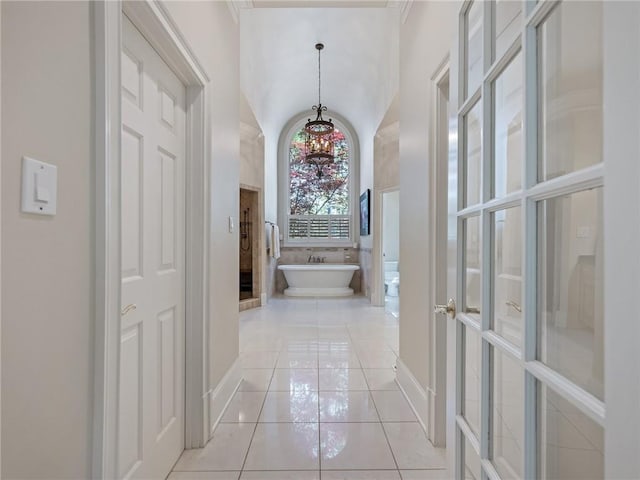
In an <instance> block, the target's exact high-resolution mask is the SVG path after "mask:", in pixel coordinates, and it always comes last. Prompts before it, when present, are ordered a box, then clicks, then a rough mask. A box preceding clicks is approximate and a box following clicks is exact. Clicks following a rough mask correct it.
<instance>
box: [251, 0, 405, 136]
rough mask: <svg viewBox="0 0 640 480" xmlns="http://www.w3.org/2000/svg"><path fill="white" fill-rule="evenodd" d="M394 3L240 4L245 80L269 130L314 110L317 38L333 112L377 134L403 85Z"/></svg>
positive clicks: (257, 0) (325, 98)
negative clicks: (322, 46) (392, 101)
mask: <svg viewBox="0 0 640 480" xmlns="http://www.w3.org/2000/svg"><path fill="white" fill-rule="evenodd" d="M388 3H389V2H386V1H350V2H336V1H333V2H328V1H311V2H309V1H303V2H287V1H284V2H283V1H272V0H253V2H252V4H251V6H252V7H253V8H243V9H240V30H241V35H240V38H241V40H240V52H241V62H240V77H241V85H242V89H243V91H244V93H245V95H246V97H247V99H248V102H249V104H250V105H251V108H252V109H253V111H254V113H255V116H256V119H257V120H258V123H260V126H261V127H262V129H263V131H264V132H265V135H278V134H279V133H280V130H281V129H282V127H283V126H284V125H285V124H286V122H287V121H288V120H289V119H290V118H291V117H293V116H294V115H296V114H299V113H301V112H309V113H308V115H309V116H311V114H312V112H311V106H312V105H314V104H316V103H317V101H318V57H317V50H316V49H315V48H314V45H315V44H316V43H317V42H322V43H324V44H325V49H324V50H323V51H322V103H323V104H324V105H326V106H327V107H328V109H329V111H328V116H329V117H330V116H331V112H337V113H339V114H341V115H342V116H343V117H345V118H346V119H347V120H349V121H350V122H351V123H352V124H353V126H354V127H355V128H356V130H357V132H358V134H359V135H369V134H372V133H373V132H375V129H376V128H377V126H378V124H379V123H380V121H381V119H382V117H383V116H384V113H385V111H386V109H387V107H388V106H389V103H390V102H391V100H392V98H393V96H394V95H395V93H396V91H397V89H398V45H399V38H398V32H399V9H398V8H390V7H389V6H388V5H387V4H388ZM282 5H285V6H286V7H287V8H273V7H279V6H282ZM292 5H296V7H297V8H291V6H292ZM325 5H328V6H325ZM335 5H340V6H341V8H335ZM346 5H349V7H345V6H346ZM301 7H305V8H301Z"/></svg>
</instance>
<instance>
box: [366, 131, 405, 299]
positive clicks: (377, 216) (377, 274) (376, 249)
mask: <svg viewBox="0 0 640 480" xmlns="http://www.w3.org/2000/svg"><path fill="white" fill-rule="evenodd" d="M394 128H395V124H394ZM399 191H400V187H399V186H397V185H395V186H393V187H386V188H374V202H373V208H372V215H373V219H374V223H373V229H374V230H373V234H374V235H373V250H372V253H371V257H372V258H371V261H372V280H373V281H372V282H371V303H372V304H373V305H375V306H378V307H384V306H385V304H386V299H385V297H386V295H385V294H384V260H383V259H382V254H383V253H384V242H383V241H382V236H383V232H384V229H383V223H382V221H383V218H384V194H385V193H393V192H399ZM398 262H400V259H398Z"/></svg>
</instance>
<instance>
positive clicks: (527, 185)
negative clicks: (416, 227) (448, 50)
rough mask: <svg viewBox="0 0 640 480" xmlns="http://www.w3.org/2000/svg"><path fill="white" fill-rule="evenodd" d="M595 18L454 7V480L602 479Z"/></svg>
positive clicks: (495, 4)
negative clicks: (456, 20) (457, 19)
mask: <svg viewBox="0 0 640 480" xmlns="http://www.w3.org/2000/svg"><path fill="white" fill-rule="evenodd" d="M602 10H603V7H602V4H601V3H600V2H580V1H565V2H556V1H548V2H538V3H536V2H529V1H525V2H519V1H486V2H482V1H479V0H475V1H467V2H465V3H464V4H463V6H462V9H461V12H460V22H459V38H458V42H459V48H458V51H457V52H455V59H456V60H455V61H453V62H452V82H453V83H452V104H451V106H452V115H453V116H454V118H453V119H452V120H453V122H452V124H453V125H456V124H457V128H456V129H455V133H456V134H457V137H455V140H454V141H453V145H452V151H451V152H452V155H450V170H449V199H450V204H449V220H450V221H449V240H450V241H452V242H455V250H453V251H455V252H456V253H455V259H454V261H453V262H451V263H450V266H451V265H453V264H455V265H457V268H455V269H454V270H453V274H452V275H455V282H450V285H452V288H450V289H449V291H450V292H451V296H454V298H455V299H456V303H457V312H456V313H455V314H454V318H455V320H450V321H453V322H455V328H454V329H453V330H455V339H456V341H455V351H456V369H455V370H456V371H455V374H453V373H452V376H450V378H451V379H452V380H455V396H456V401H455V452H456V458H455V468H456V477H457V478H475V479H481V478H528V479H534V478H535V479H544V478H554V479H559V478H580V479H587V478H603V477H604V427H603V426H604V420H605V405H604V343H603V330H604V308H603V292H604V284H603V281H604V273H603V272H604V263H603V251H604V250H603V185H604V180H603V178H604V168H603V157H602V156H603V153H602V152H603V101H602V92H603V72H602V65H603V57H602V45H603V26H602ZM454 70H455V72H454ZM454 283H455V285H453V284H454ZM449 331H450V332H451V331H452V329H450V330H449Z"/></svg>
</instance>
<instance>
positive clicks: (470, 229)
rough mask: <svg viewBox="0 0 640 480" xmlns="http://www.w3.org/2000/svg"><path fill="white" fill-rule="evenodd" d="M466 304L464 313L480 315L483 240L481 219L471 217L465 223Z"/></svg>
mask: <svg viewBox="0 0 640 480" xmlns="http://www.w3.org/2000/svg"><path fill="white" fill-rule="evenodd" d="M464 223H465V228H464V232H465V258H464V263H465V292H466V296H465V302H464V305H463V311H464V312H466V313H470V314H479V313H480V307H481V303H480V298H481V296H480V295H481V291H480V277H481V275H480V272H481V262H482V250H481V246H482V240H481V230H480V217H477V216H476V217H470V218H467V219H466V220H465V221H464Z"/></svg>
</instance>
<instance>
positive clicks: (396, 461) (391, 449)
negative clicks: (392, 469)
mask: <svg viewBox="0 0 640 480" xmlns="http://www.w3.org/2000/svg"><path fill="white" fill-rule="evenodd" d="M365 380H367V377H366V375H365ZM367 385H369V382H368V381H367ZM369 396H370V397H371V401H372V402H373V406H374V407H375V409H376V413H377V414H378V418H379V419H380V427H381V428H382V433H383V434H384V438H385V440H386V441H387V446H388V447H389V451H390V452H391V458H393V463H395V465H396V472H398V476H399V477H400V478H401V479H402V474H401V473H400V466H399V465H398V460H396V454H395V453H394V452H393V448H391V442H390V441H389V436H388V435H387V430H386V429H385V428H384V422H383V421H382V416H381V415H380V411H379V410H378V404H377V403H376V401H375V399H374V398H373V395H372V394H371V390H370V391H369Z"/></svg>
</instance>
